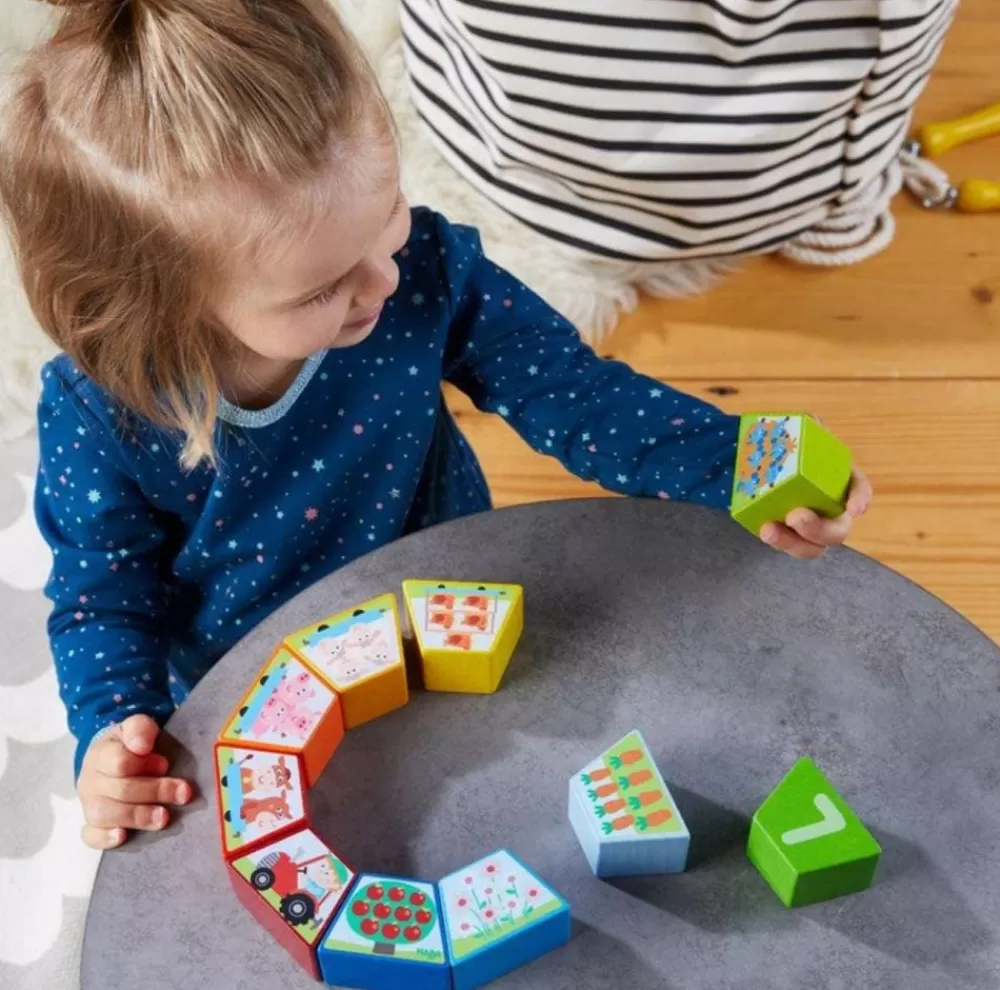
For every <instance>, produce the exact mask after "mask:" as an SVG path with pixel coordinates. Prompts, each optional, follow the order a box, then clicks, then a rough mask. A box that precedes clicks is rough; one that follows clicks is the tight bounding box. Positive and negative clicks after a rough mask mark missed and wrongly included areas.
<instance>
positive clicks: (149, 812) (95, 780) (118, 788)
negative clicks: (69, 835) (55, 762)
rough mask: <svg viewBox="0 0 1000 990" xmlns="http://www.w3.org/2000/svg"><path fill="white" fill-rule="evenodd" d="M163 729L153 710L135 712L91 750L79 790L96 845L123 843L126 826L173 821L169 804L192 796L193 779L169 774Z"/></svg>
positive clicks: (86, 832)
mask: <svg viewBox="0 0 1000 990" xmlns="http://www.w3.org/2000/svg"><path fill="white" fill-rule="evenodd" d="M159 733H160V727H159V726H158V725H157V724H156V723H155V722H154V721H153V720H152V719H151V718H150V717H149V716H148V715H133V716H132V717H131V718H127V719H125V721H124V722H120V723H119V724H118V725H116V726H114V728H112V729H111V731H110V732H108V733H107V734H106V735H104V736H101V738H100V739H97V740H95V741H94V742H93V743H92V744H91V746H90V748H89V749H88V750H87V755H86V756H85V757H84V759H83V767H82V769H81V770H80V780H79V782H78V783H77V790H78V792H79V794H80V801H81V803H82V804H83V815H84V818H85V819H86V822H87V824H86V825H84V827H83V841H84V842H85V843H86V844H87V845H88V846H90V847H91V848H93V849H114V848H115V847H117V846H120V845H121V844H122V843H123V842H124V841H125V839H126V836H127V832H126V829H130V828H135V829H142V830H143V831H148V832H156V831H159V830H160V829H162V828H164V827H165V826H166V824H167V822H169V821H170V814H169V812H168V811H167V809H166V807H165V805H183V804H187V803H188V801H190V800H191V797H192V795H193V788H192V787H191V784H190V783H189V782H188V781H186V780H178V779H177V778H175V777H167V776H165V774H166V772H167V766H168V764H167V759H166V757H164V756H160V755H159V753H154V752H153V747H154V746H155V744H156V737H157V736H158V735H159Z"/></svg>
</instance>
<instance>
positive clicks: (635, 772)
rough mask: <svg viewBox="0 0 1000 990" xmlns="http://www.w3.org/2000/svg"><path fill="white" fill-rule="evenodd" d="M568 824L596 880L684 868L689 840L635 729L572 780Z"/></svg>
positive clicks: (641, 736) (680, 870) (681, 819)
mask: <svg viewBox="0 0 1000 990" xmlns="http://www.w3.org/2000/svg"><path fill="white" fill-rule="evenodd" d="M569 820H570V824H571V825H572V827H573V831H574V832H575V833H576V836H577V839H579V841H580V846H581V847H582V848H583V851H584V855H585V856H586V857H587V862H588V863H589V864H590V868H591V869H592V870H593V871H594V874H595V875H596V876H599V877H627V876H648V875H652V874H658V873H683V872H684V870H685V868H686V866H687V856H688V847H689V845H690V843H691V835H690V833H689V832H688V829H687V826H686V825H685V824H684V819H683V818H682V817H681V813H680V811H679V810H678V809H677V805H676V803H675V802H674V799H673V796H672V795H671V793H670V789H669V788H668V787H667V785H666V783H665V782H664V780H663V776H662V774H661V773H660V771H659V769H658V768H657V766H656V763H655V761H654V760H653V757H652V755H651V754H650V751H649V747H648V745H647V744H646V740H645V739H644V738H643V735H642V733H641V732H639V730H638V729H635V730H633V731H632V732H630V733H629V734H628V735H627V736H625V738H624V739H622V740H620V741H619V742H617V743H615V745H614V746H612V747H611V748H610V749H608V750H606V751H605V752H603V753H602V754H601V755H600V756H599V757H597V759H595V760H594V761H593V762H592V763H590V764H588V765H587V766H586V767H584V768H583V770H581V771H580V772H579V773H578V774H575V775H574V776H573V777H572V779H571V780H570V785H569Z"/></svg>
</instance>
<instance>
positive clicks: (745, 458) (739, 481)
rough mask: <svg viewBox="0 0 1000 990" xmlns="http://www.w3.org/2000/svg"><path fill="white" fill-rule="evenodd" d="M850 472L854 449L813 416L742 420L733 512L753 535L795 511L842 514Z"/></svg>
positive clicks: (761, 417) (754, 417)
mask: <svg viewBox="0 0 1000 990" xmlns="http://www.w3.org/2000/svg"><path fill="white" fill-rule="evenodd" d="M851 471H852V463H851V452H850V450H849V449H848V448H847V447H846V446H845V445H844V444H843V443H842V442H841V441H840V440H839V439H838V438H837V437H835V436H834V435H833V434H832V433H830V432H829V431H828V430H826V429H824V428H823V427H822V426H820V425H819V423H817V422H816V420H814V419H813V418H812V417H810V416H795V415H785V414H771V415H759V414H753V415H747V416H743V417H742V419H741V421H740V434H739V444H738V447H737V454H736V471H735V478H734V481H733V497H732V502H731V504H730V512H731V514H732V516H733V518H734V519H735V520H736V521H737V522H738V523H739V524H740V525H741V526H743V527H745V528H746V529H748V530H750V532H751V533H753V534H754V535H755V536H757V535H759V534H760V531H761V528H762V527H763V526H764V525H765V524H766V523H769V522H783V521H784V520H785V518H786V516H787V515H788V514H789V513H790V512H791V511H792V510H793V509H798V508H805V509H812V510H813V511H814V512H817V513H819V515H821V516H829V517H834V516H839V515H840V514H841V513H842V512H843V511H844V509H845V507H846V504H847V496H848V491H849V488H850V484H851Z"/></svg>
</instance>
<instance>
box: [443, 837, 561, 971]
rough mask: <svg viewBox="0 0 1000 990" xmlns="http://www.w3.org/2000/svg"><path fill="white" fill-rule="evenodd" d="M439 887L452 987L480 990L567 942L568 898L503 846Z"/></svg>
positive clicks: (453, 875) (452, 875) (447, 878)
mask: <svg viewBox="0 0 1000 990" xmlns="http://www.w3.org/2000/svg"><path fill="white" fill-rule="evenodd" d="M438 889H439V893H440V896H441V915H442V920H443V927H444V933H445V939H446V940H447V943H448V955H449V957H450V959H451V971H452V982H453V986H454V990H478V988H479V987H483V986H485V985H486V984H487V983H492V982H493V980H497V979H499V978H500V977H501V976H505V975H506V974H507V973H510V972H513V971H514V970H515V969H519V968H520V967H521V966H525V965H527V964H528V963H531V962H534V961H535V960H536V959H539V958H541V957H542V956H544V955H546V954H547V953H549V952H551V951H552V950H553V949H558V948H559V947H560V946H563V945H565V944H566V943H567V942H568V941H569V938H570V930H571V919H570V910H569V906H568V905H567V903H566V901H565V900H563V898H562V897H560V896H559V894H557V893H556V892H555V891H554V890H553V889H552V888H551V887H550V886H549V885H547V884H546V883H544V882H543V881H542V880H541V879H540V878H539V877H538V876H537V875H536V874H535V873H534V872H532V870H530V869H529V868H528V867H527V866H525V865H524V863H522V862H521V861H520V860H518V859H517V858H516V857H515V856H513V855H512V854H511V853H509V852H507V850H505V849H500V850H498V851H497V852H495V853H493V854H492V855H490V856H487V857H485V858H484V859H481V860H479V861H478V862H475V863H473V864H471V865H470V866H466V867H464V868H463V869H461V870H457V871H456V872H454V873H452V874H450V875H449V876H446V877H445V878H444V879H443V880H442V881H441V883H440V884H439V885H438Z"/></svg>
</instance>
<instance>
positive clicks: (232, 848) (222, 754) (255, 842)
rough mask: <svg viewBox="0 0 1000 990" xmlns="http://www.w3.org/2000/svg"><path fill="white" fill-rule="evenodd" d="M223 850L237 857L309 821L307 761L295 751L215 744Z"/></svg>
mask: <svg viewBox="0 0 1000 990" xmlns="http://www.w3.org/2000/svg"><path fill="white" fill-rule="evenodd" d="M215 767H216V774H215V783H216V792H217V797H218V802H219V830H220V833H221V836H222V854H223V856H224V857H225V858H226V859H233V858H235V857H237V856H240V855H242V854H244V853H247V852H250V851H251V850H252V849H256V848H257V847H259V846H261V845H263V844H265V843H268V842H274V841H275V840H276V839H279V838H281V837H282V836H284V835H288V834H289V833H291V832H297V831H298V830H299V829H301V828H303V827H305V826H306V825H307V824H308V820H307V817H306V800H305V788H306V782H305V774H304V772H303V769H302V761H301V760H300V759H299V757H298V756H294V755H292V754H289V753H274V752H269V751H267V750H260V749H244V748H241V747H237V746H219V745H217V746H216V748H215Z"/></svg>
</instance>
